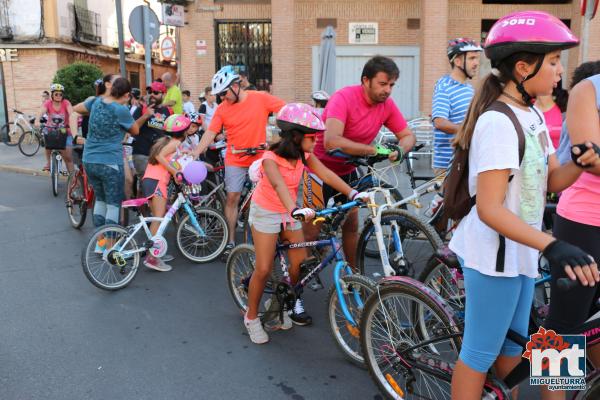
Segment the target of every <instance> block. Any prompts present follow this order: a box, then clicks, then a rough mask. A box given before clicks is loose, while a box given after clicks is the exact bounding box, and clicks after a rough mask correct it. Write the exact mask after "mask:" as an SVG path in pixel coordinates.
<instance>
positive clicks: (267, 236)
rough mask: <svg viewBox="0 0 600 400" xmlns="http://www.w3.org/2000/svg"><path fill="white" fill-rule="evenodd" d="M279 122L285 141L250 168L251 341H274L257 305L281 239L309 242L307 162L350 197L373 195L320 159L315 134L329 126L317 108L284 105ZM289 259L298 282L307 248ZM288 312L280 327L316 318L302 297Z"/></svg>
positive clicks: (248, 316)
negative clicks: (303, 191) (303, 185)
mask: <svg viewBox="0 0 600 400" xmlns="http://www.w3.org/2000/svg"><path fill="white" fill-rule="evenodd" d="M277 126H278V127H279V128H280V129H281V134H280V136H281V140H280V141H279V142H277V143H275V144H273V145H271V147H270V148H269V150H268V151H266V152H265V153H264V154H263V156H262V158H261V159H260V160H259V161H257V162H255V164H254V165H253V166H252V167H251V168H250V171H249V172H250V176H251V178H255V179H256V178H257V179H258V184H257V186H256V189H255V191H254V194H253V196H252V200H251V205H250V215H249V218H248V222H249V224H250V226H251V228H252V239H253V241H254V247H255V251H256V263H255V267H254V272H253V274H252V278H251V280H250V285H249V290H248V310H247V312H246V314H245V315H244V325H245V326H246V329H247V330H248V334H249V335H250V340H252V342H254V343H256V344H262V343H266V342H268V341H269V335H268V334H267V332H266V331H265V330H264V328H263V326H262V324H261V321H260V319H259V318H258V307H259V302H260V299H261V296H262V293H263V290H264V288H265V283H266V281H267V278H268V277H269V276H270V274H271V270H272V268H273V259H274V257H275V248H276V244H277V240H278V238H279V237H280V236H281V240H285V241H289V242H293V243H299V242H302V241H304V236H303V234H302V229H301V224H300V222H299V221H298V219H303V220H305V221H310V220H311V219H313V218H314V216H315V211H314V210H312V209H310V208H298V207H297V206H296V197H297V193H298V186H299V184H300V179H301V177H302V171H303V170H304V168H305V166H307V167H309V168H310V169H311V171H313V172H314V173H315V174H316V175H317V176H319V178H321V179H322V180H323V181H325V182H326V183H327V184H328V185H331V186H332V187H333V188H334V189H336V190H338V191H339V192H340V193H344V194H346V195H347V196H348V198H349V199H355V200H364V199H366V198H367V197H368V196H367V195H366V193H358V192H357V191H356V190H354V189H352V188H351V187H350V186H348V185H347V184H346V183H345V182H344V181H343V180H342V179H340V177H339V176H337V175H336V174H335V173H334V172H332V171H331V170H329V169H328V168H327V167H325V166H324V165H323V164H322V163H321V162H320V161H319V159H318V158H316V157H313V156H312V151H313V148H314V146H315V139H316V133H317V132H319V131H323V130H325V124H323V122H322V121H321V119H320V118H319V117H318V115H317V114H316V113H315V111H314V109H313V108H312V107H310V106H308V105H306V104H301V103H292V104H288V105H286V106H284V107H283V108H282V109H281V110H280V111H279V113H278V114H277ZM288 258H289V262H290V271H289V272H290V278H291V281H292V284H295V283H296V282H297V281H298V277H299V275H300V263H301V262H302V260H304V259H305V258H306V252H305V250H304V249H294V250H290V251H289V252H288ZM288 312H289V315H288V313H284V315H283V317H284V321H283V324H282V326H281V329H284V330H287V329H290V328H291V327H292V322H293V323H295V324H297V325H307V324H310V323H311V322H312V319H311V317H310V316H308V315H307V314H306V313H305V312H304V305H303V302H302V299H300V298H298V299H297V300H296V303H295V305H294V307H293V309H292V310H289V311H288Z"/></svg>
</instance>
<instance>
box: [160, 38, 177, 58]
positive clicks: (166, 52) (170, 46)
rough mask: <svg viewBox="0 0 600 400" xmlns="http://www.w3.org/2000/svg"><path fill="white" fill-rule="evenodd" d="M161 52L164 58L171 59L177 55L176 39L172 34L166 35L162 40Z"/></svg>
mask: <svg viewBox="0 0 600 400" xmlns="http://www.w3.org/2000/svg"><path fill="white" fill-rule="evenodd" d="M160 54H161V55H162V58H163V59H165V60H167V61H171V59H173V56H174V55H175V40H173V38H172V37H171V36H166V37H165V38H164V39H163V40H162V42H160Z"/></svg>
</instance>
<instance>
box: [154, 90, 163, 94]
mask: <svg viewBox="0 0 600 400" xmlns="http://www.w3.org/2000/svg"><path fill="white" fill-rule="evenodd" d="M152 94H162V92H157V91H156V90H153V91H152Z"/></svg>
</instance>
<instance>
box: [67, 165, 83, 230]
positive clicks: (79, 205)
mask: <svg viewBox="0 0 600 400" xmlns="http://www.w3.org/2000/svg"><path fill="white" fill-rule="evenodd" d="M84 194H85V188H84V183H83V176H82V175H81V174H80V173H77V174H71V175H69V179H68V180H67V214H68V215H69V221H71V225H72V226H73V228H75V229H79V228H81V227H82V226H83V224H85V218H86V216H87V199H86V198H85V196H84Z"/></svg>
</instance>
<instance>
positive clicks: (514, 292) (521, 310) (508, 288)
mask: <svg viewBox="0 0 600 400" xmlns="http://www.w3.org/2000/svg"><path fill="white" fill-rule="evenodd" d="M460 262H461V265H462V266H463V273H464V277H465V292H466V305H465V312H466V314H465V333H464V337H463V344H462V348H461V350H460V359H461V360H462V362H464V363H465V364H466V365H467V366H468V367H470V368H472V369H474V370H475V371H478V372H482V373H486V372H487V371H488V370H489V369H490V367H491V366H492V364H493V363H494V361H496V358H497V357H498V355H500V354H502V355H505V356H509V357H511V356H518V355H521V353H522V352H523V348H522V347H521V346H519V345H518V344H516V343H515V342H513V341H512V340H509V339H507V338H506V333H507V332H508V329H509V328H510V329H512V330H513V331H515V332H517V333H518V334H520V335H522V336H525V337H526V336H527V328H528V325H529V314H530V310H531V304H532V302H533V290H534V284H535V279H534V278H529V277H527V276H525V275H519V276H515V277H498V276H489V275H484V274H482V273H480V272H479V271H477V270H474V269H472V268H468V267H465V266H464V265H463V261H462V260H460Z"/></svg>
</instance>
